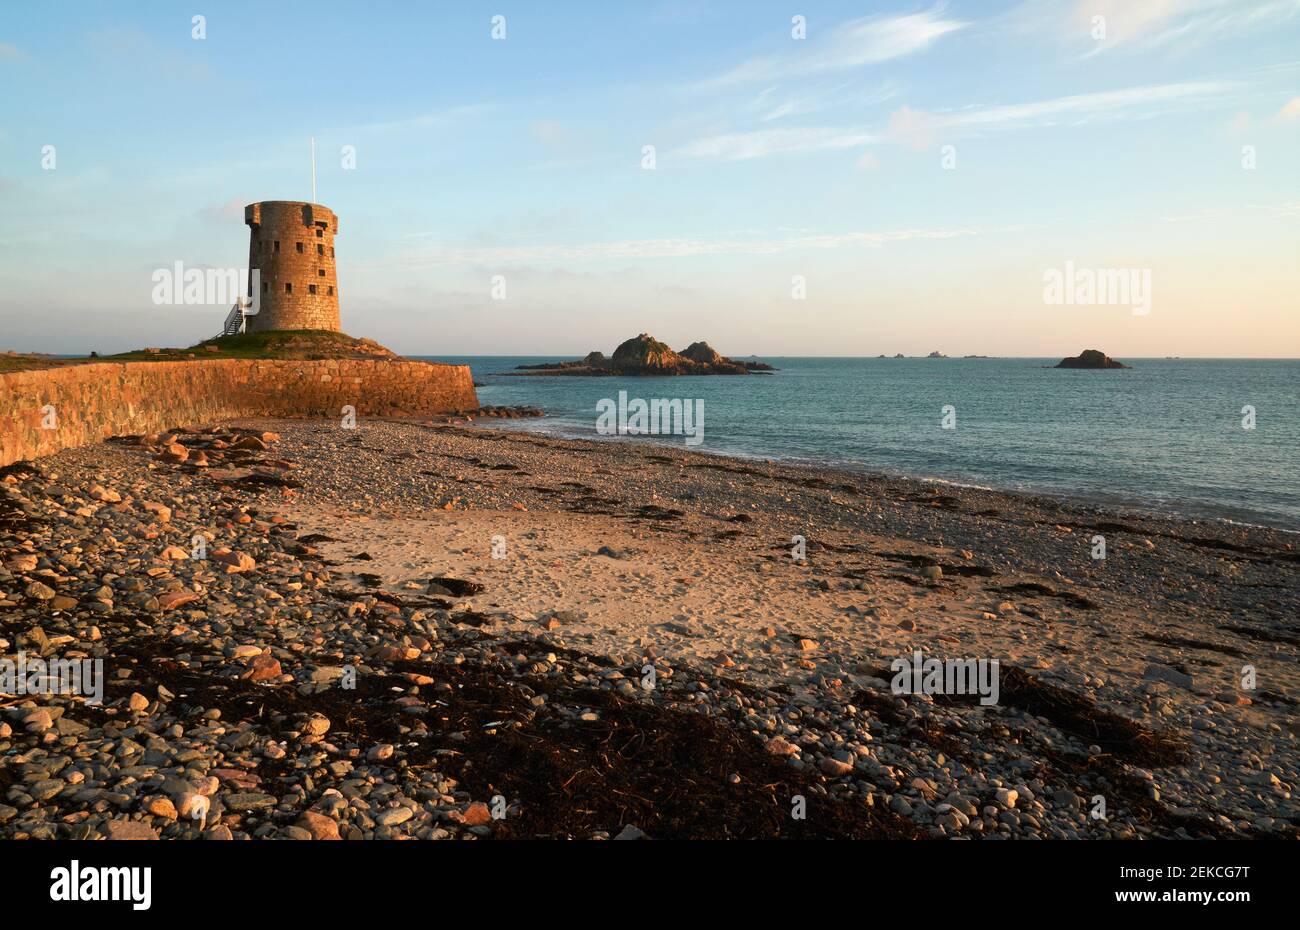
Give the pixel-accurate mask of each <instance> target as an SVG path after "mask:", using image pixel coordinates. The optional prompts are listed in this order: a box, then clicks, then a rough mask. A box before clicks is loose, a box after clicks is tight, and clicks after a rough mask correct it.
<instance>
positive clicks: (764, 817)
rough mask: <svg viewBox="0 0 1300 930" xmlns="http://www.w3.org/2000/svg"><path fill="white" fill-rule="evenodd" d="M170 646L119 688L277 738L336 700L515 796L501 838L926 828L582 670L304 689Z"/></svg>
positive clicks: (851, 835)
mask: <svg viewBox="0 0 1300 930" xmlns="http://www.w3.org/2000/svg"><path fill="white" fill-rule="evenodd" d="M519 645H521V646H525V645H526V646H528V647H529V648H537V647H538V646H542V645H544V644H538V643H533V644H522V643H521V644H519ZM170 651H172V650H171V649H170V647H169V646H167V645H165V644H163V643H161V642H159V641H139V640H137V641H134V642H131V643H122V644H121V647H120V648H119V649H118V650H117V660H118V661H119V662H121V663H123V664H124V665H126V664H129V665H130V666H131V668H132V676H131V678H130V679H129V680H123V681H120V682H119V681H113V682H110V683H109V685H108V695H109V697H110V699H114V698H121V697H125V696H126V695H127V694H128V693H129V692H130V691H131V690H138V689H140V688H141V687H142V686H144V685H146V683H147V684H149V685H152V686H155V687H156V686H158V685H162V686H164V687H165V688H167V689H168V690H169V691H171V692H172V693H173V694H174V695H175V697H174V698H173V700H174V701H175V702H178V704H179V705H183V706H188V707H190V708H192V709H193V711H194V712H197V711H198V710H199V709H200V708H214V707H215V708H219V709H220V710H221V711H222V717H223V718H224V719H230V720H255V721H257V725H258V727H259V728H261V729H264V730H266V731H268V732H269V733H270V734H271V735H274V736H276V737H277V738H284V736H285V735H287V731H292V730H294V729H296V727H297V723H296V721H297V720H299V719H301V718H302V717H303V716H306V715H309V714H324V715H326V716H327V717H328V718H329V719H330V721H331V722H332V723H333V726H332V728H331V734H332V737H331V738H332V739H346V740H349V741H353V742H356V743H358V744H360V745H368V744H374V743H379V742H399V741H400V742H401V743H402V744H403V745H404V746H405V747H406V764H407V765H409V766H410V767H411V768H426V767H428V768H436V769H438V770H439V771H444V772H446V773H447V774H449V775H453V776H454V777H456V778H457V779H458V780H459V781H460V783H461V786H462V787H463V788H464V789H466V790H468V791H469V792H470V793H471V795H472V796H474V797H491V796H493V795H497V794H500V795H502V796H504V797H505V798H506V799H507V800H508V802H509V803H510V805H511V811H510V814H509V816H508V817H507V818H506V819H504V820H501V821H495V822H494V824H493V832H492V836H493V837H494V838H569V837H573V838H585V837H588V836H591V835H592V834H593V833H595V832H597V831H602V830H603V831H607V832H611V833H613V832H617V831H618V830H619V829H620V828H621V827H623V826H624V825H627V824H634V825H635V826H637V827H638V828H640V829H641V830H643V831H644V832H645V833H646V834H647V835H649V836H650V837H652V838H655V839H686V838H691V839H733V838H746V839H764V838H766V839H778V838H793V839H805V838H806V839H813V838H846V839H919V838H922V837H923V836H924V834H923V832H922V829H921V828H920V827H919V826H918V825H916V824H915V823H913V822H912V821H910V820H908V819H906V818H903V817H901V816H899V815H897V814H895V813H893V812H891V811H888V810H885V809H883V808H882V807H880V806H869V805H867V804H865V803H863V802H862V801H861V800H860V799H856V800H842V799H835V798H830V797H828V796H826V795H825V794H824V793H823V792H822V791H821V790H820V789H821V778H820V776H817V775H814V774H800V773H798V772H795V771H794V770H793V769H791V768H790V767H789V766H788V765H786V764H785V763H784V762H782V761H780V760H778V759H777V758H776V757H774V756H772V755H770V754H768V753H767V752H765V751H764V750H763V748H762V746H761V744H760V743H759V742H758V741H757V740H755V739H754V738H753V737H751V736H749V735H747V734H745V733H743V732H741V731H739V730H737V729H734V728H733V727H732V726H731V725H730V724H729V723H728V722H726V721H725V720H720V719H716V718H714V717H710V716H707V715H704V714H700V713H698V712H695V711H690V710H679V709H676V708H673V707H666V706H663V705H661V704H658V703H653V702H649V701H642V700H637V699H629V698H624V697H622V696H620V695H617V694H614V693H612V692H609V691H598V690H593V689H590V688H589V687H586V686H581V685H578V684H576V683H574V682H572V681H569V680H567V679H560V680H556V679H554V678H551V677H545V678H539V677H532V676H515V675H513V674H512V672H511V671H510V670H508V669H506V668H504V667H503V666H501V665H500V664H489V663H487V662H477V661H472V660H469V661H464V662H462V663H460V664H451V663H429V662H401V663H395V664H394V665H393V666H392V668H391V672H390V673H389V674H372V675H366V676H363V677H361V678H359V679H358V681H357V686H356V688H355V689H354V690H343V689H326V690H324V691H321V692H319V693H316V694H312V695H310V696H304V695H301V694H299V693H298V692H297V691H296V690H295V689H293V688H292V687H285V686H266V685H258V684H254V683H251V682H248V681H244V680H241V679H235V678H215V677H213V676H212V675H210V674H207V673H203V672H201V671H199V670H197V669H193V668H190V667H188V666H186V665H185V664H184V663H182V662H180V661H177V659H175V658H173V657H171V656H170V655H168V653H169V652H170ZM401 673H415V674H420V675H428V676H431V677H433V678H434V679H435V680H436V681H437V682H438V685H439V688H440V692H439V693H445V694H448V695H449V696H450V697H449V699H448V700H446V701H440V702H438V703H437V705H436V707H435V708H433V710H432V712H431V713H429V714H428V715H426V716H424V717H421V718H420V720H421V721H422V723H423V725H424V726H425V727H427V730H421V729H419V728H418V725H417V730H416V732H414V733H410V732H404V727H405V726H407V725H410V724H412V723H414V721H413V720H412V718H410V717H406V716H404V715H401V714H398V713H394V710H395V708H394V705H393V701H394V699H395V697H396V696H398V695H400V694H402V693H404V692H407V691H409V689H410V682H409V681H408V680H407V679H405V678H404V677H400V675H401ZM538 693H542V694H545V695H546V696H547V699H548V700H547V706H548V707H552V708H553V707H571V708H587V709H590V710H592V711H594V712H595V713H596V714H597V717H598V719H596V720H591V721H584V720H578V719H577V718H576V716H574V717H573V718H572V719H570V718H566V717H564V716H562V715H557V714H556V713H555V712H547V713H539V712H538V711H537V709H536V708H534V706H533V705H532V702H531V700H532V697H533V696H534V695H535V694H538ZM250 771H251V773H252V774H254V775H256V776H257V777H258V778H259V779H260V780H261V782H262V783H263V784H264V785H266V787H267V790H271V791H278V790H282V789H283V788H285V787H287V785H288V784H292V783H294V782H296V781H297V780H298V779H299V778H300V777H301V774H302V773H301V772H298V771H296V770H294V769H292V768H290V767H289V766H287V765H285V764H283V763H277V762H272V761H269V760H268V761H264V762H263V763H262V764H261V765H259V766H258V767H257V768H256V769H253V770H250ZM733 776H738V777H739V778H738V780H736V779H733ZM795 795H801V796H803V797H805V798H806V801H807V817H806V819H804V820H796V819H794V818H792V817H791V803H792V799H793V798H794V796H795Z"/></svg>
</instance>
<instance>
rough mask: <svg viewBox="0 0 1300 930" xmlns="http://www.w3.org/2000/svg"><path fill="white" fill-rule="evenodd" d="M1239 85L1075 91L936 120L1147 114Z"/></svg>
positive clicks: (1066, 119) (1044, 120)
mask: <svg viewBox="0 0 1300 930" xmlns="http://www.w3.org/2000/svg"><path fill="white" fill-rule="evenodd" d="M1236 87H1237V85H1236V84H1233V83H1229V82H1223V81H1187V82H1183V83H1177V84H1148V85H1145V86H1142V87H1128V88H1124V89H1123V90H1108V91H1099V92H1096V93H1091V94H1071V95H1069V96H1066V97H1056V98H1053V99H1051V100H1038V101H1034V102H1031V103H1015V104H1007V105H1003V106H987V107H972V108H969V109H965V110H958V111H954V112H950V113H946V114H937V116H936V119H938V120H939V122H940V123H941V124H942V125H945V126H965V127H971V126H989V125H997V124H1033V125H1038V126H1043V125H1055V124H1060V123H1083V122H1088V121H1089V120H1091V119H1093V118H1095V117H1107V116H1109V117H1121V118H1134V117H1144V116H1151V115H1154V114H1157V113H1160V112H1164V111H1167V110H1168V109H1169V108H1171V107H1174V106H1190V105H1196V104H1204V103H1208V102H1211V101H1213V100H1214V99H1216V98H1222V97H1224V96H1225V95H1227V94H1228V93H1229V92H1231V91H1232V90H1234V89H1235V88H1236Z"/></svg>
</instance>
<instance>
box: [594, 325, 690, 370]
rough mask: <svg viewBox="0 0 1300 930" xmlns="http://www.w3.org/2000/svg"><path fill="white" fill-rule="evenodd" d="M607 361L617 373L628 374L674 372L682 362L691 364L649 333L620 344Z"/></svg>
mask: <svg viewBox="0 0 1300 930" xmlns="http://www.w3.org/2000/svg"><path fill="white" fill-rule="evenodd" d="M609 362H610V367H611V368H613V369H614V370H615V371H616V372H618V373H619V374H629V375H658V374H665V375H666V374H675V373H676V370H677V369H678V368H681V367H682V366H683V365H684V364H693V363H689V362H688V360H687V359H684V358H682V356H680V355H678V354H677V353H676V352H674V351H673V350H672V349H670V348H668V346H667V345H666V344H665V343H662V342H660V341H659V340H658V339H656V338H655V337H654V336H651V335H650V334H649V333H642V334H641V335H639V336H637V337H636V338H635V339H629V340H627V341H626V342H624V343H622V344H620V345H619V347H618V348H617V349H615V350H614V354H613V355H612V356H610V359H609Z"/></svg>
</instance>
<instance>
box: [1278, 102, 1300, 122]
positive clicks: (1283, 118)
mask: <svg viewBox="0 0 1300 930" xmlns="http://www.w3.org/2000/svg"><path fill="white" fill-rule="evenodd" d="M1273 119H1275V120H1277V121H1278V122H1279V123H1294V122H1295V121H1296V120H1300V97H1292V98H1291V99H1290V100H1288V101H1287V102H1286V103H1285V104H1284V105H1283V106H1282V109H1280V110H1278V111H1277V116H1275V117H1273Z"/></svg>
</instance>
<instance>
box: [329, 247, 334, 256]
mask: <svg viewBox="0 0 1300 930" xmlns="http://www.w3.org/2000/svg"><path fill="white" fill-rule="evenodd" d="M333 257H334V246H330V258H333Z"/></svg>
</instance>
